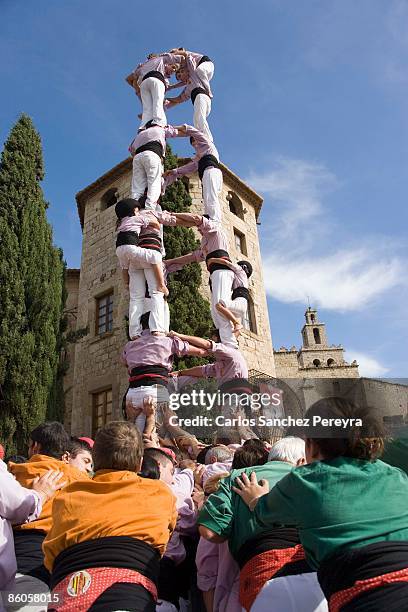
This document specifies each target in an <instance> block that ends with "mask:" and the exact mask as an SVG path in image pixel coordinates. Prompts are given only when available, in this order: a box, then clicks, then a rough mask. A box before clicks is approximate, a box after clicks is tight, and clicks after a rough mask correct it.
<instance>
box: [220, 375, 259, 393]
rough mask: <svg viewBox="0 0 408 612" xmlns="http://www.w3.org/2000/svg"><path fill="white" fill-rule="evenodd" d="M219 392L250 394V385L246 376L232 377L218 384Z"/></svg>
mask: <svg viewBox="0 0 408 612" xmlns="http://www.w3.org/2000/svg"><path fill="white" fill-rule="evenodd" d="M219 390H220V393H236V394H237V395H244V394H246V395H251V393H252V386H251V383H250V382H249V380H248V379H247V378H232V379H231V380H227V381H226V382H225V383H222V385H220V386H219Z"/></svg>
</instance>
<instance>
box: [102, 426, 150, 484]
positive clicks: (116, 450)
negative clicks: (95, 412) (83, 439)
mask: <svg viewBox="0 0 408 612" xmlns="http://www.w3.org/2000/svg"><path fill="white" fill-rule="evenodd" d="M142 456H143V442H142V435H141V433H140V431H139V429H138V428H137V426H136V425H135V424H134V423H130V422H129V421H111V422H110V423H108V424H107V425H105V426H104V427H102V428H101V429H99V431H98V433H97V434H96V437H95V444H94V446H93V449H92V457H93V461H94V470H95V472H98V471H99V470H123V471H129V472H139V471H140V469H141V466H142Z"/></svg>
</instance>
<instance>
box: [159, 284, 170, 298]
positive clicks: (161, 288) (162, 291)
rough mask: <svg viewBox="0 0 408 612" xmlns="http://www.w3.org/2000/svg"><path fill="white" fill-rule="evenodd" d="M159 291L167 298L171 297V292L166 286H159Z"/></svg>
mask: <svg viewBox="0 0 408 612" xmlns="http://www.w3.org/2000/svg"><path fill="white" fill-rule="evenodd" d="M157 291H160V293H164V295H165V296H166V297H167V296H168V295H169V290H168V289H167V287H166V285H159V286H158V287H157Z"/></svg>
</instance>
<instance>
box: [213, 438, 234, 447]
mask: <svg viewBox="0 0 408 612" xmlns="http://www.w3.org/2000/svg"><path fill="white" fill-rule="evenodd" d="M231 442H232V440H231V438H228V437H227V436H217V439H216V441H215V444H224V446H229V445H230V444H231Z"/></svg>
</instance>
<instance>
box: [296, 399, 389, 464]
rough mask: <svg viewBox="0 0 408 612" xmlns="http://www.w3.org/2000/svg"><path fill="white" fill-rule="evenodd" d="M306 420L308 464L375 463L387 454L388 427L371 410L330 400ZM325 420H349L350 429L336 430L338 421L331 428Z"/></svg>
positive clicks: (309, 412) (318, 405) (313, 409)
mask: <svg viewBox="0 0 408 612" xmlns="http://www.w3.org/2000/svg"><path fill="white" fill-rule="evenodd" d="M305 418H306V419H309V427H307V428H305V430H304V436H305V438H306V461H307V462H308V463H312V462H313V461H321V460H331V459H335V458H337V457H350V458H353V459H363V460H366V461H375V460H376V459H378V458H379V457H381V455H382V453H383V450H384V439H385V431H384V427H383V425H382V423H381V420H380V419H379V418H378V416H377V415H376V414H375V412H374V411H373V410H370V408H361V407H360V406H357V405H356V404H354V403H353V402H351V401H350V400H347V399H344V398H341V397H328V398H324V399H321V400H319V401H317V402H315V403H314V404H313V405H312V406H311V407H310V408H309V409H308V410H307V412H306V415H305ZM319 419H321V420H319ZM323 419H326V420H327V419H333V420H334V419H337V420H341V419H349V426H348V427H346V428H344V427H343V426H342V425H337V426H336V424H335V422H334V421H332V425H331V426H327V425H326V424H325V422H324V421H322V420H323ZM351 419H353V421H351ZM359 422H361V425H360V424H359ZM312 423H315V425H314V426H312Z"/></svg>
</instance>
